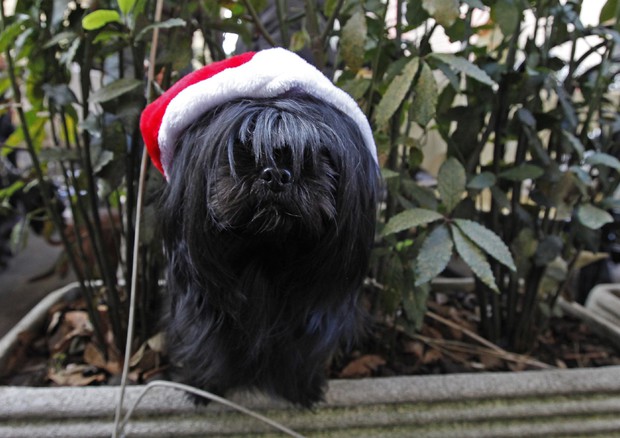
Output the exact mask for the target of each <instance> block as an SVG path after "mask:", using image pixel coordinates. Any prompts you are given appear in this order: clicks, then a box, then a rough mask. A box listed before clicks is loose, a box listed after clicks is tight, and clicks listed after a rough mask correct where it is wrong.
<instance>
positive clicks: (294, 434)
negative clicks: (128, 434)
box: [121, 380, 304, 438]
mask: <svg viewBox="0 0 620 438" xmlns="http://www.w3.org/2000/svg"><path fill="white" fill-rule="evenodd" d="M158 386H159V387H168V388H175V389H180V390H183V391H187V392H189V393H191V394H195V395H198V396H200V397H204V398H207V399H209V400H211V401H214V402H217V403H221V404H223V405H224V406H228V407H229V408H232V409H235V410H237V411H239V412H242V413H244V414H246V415H249V416H250V417H253V418H255V419H257V420H259V421H262V422H263V423H266V424H268V425H270V426H272V427H274V428H275V429H278V430H279V431H280V432H283V433H285V434H287V435H289V436H292V437H295V438H304V436H303V435H300V434H299V433H297V432H295V431H294V430H291V429H289V428H287V427H286V426H283V425H282V424H280V423H278V422H276V421H273V420H271V419H269V418H267V417H265V416H263V415H261V414H259V413H257V412H254V411H251V410H250V409H247V408H244V407H243V406H241V405H238V404H236V403H234V402H231V401H230V400H227V399H225V398H222V397H219V396H217V395H215V394H212V393H210V392H207V391H203V390H200V389H197V388H194V387H193V386H188V385H183V384H181V383H176V382H167V381H165V380H154V381H152V382H150V383H148V384H147V385H145V387H144V389H142V391H141V392H140V395H139V396H138V398H137V399H136V401H135V402H134V403H133V405H132V406H131V408H129V410H128V411H127V414H125V418H124V419H123V422H122V423H121V430H123V429H124V428H125V426H126V425H127V422H128V421H129V418H130V417H131V415H132V414H133V411H134V410H135V408H136V407H137V406H138V403H140V401H141V400H142V398H143V397H144V396H145V395H146V393H147V392H148V391H150V390H151V389H152V388H155V387H158Z"/></svg>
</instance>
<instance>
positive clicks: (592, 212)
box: [577, 204, 614, 230]
mask: <svg viewBox="0 0 620 438" xmlns="http://www.w3.org/2000/svg"><path fill="white" fill-rule="evenodd" d="M577 218H578V219H579V222H581V223H582V224H583V225H584V226H585V227H588V228H590V229H592V230H598V229H599V228H601V227H602V226H603V225H605V224H609V223H611V222H613V221H614V218H613V216H612V215H611V214H609V213H608V212H607V211H605V210H603V209H600V208H598V207H595V206H594V205H592V204H581V205H580V206H579V209H578V210H577Z"/></svg>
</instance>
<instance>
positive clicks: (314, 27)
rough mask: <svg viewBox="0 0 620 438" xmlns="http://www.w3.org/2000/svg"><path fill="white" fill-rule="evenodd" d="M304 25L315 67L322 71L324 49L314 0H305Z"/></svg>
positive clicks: (323, 66)
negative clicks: (308, 36) (306, 29)
mask: <svg viewBox="0 0 620 438" xmlns="http://www.w3.org/2000/svg"><path fill="white" fill-rule="evenodd" d="M305 3H306V26H307V28H308V34H309V35H310V49H311V50H312V56H313V58H314V63H315V64H316V67H317V68H318V69H319V70H321V71H323V70H324V69H325V51H324V50H323V48H324V47H325V46H324V41H323V39H322V38H321V29H320V27H319V18H318V14H319V12H318V11H317V9H316V1H313V0H306V2H305Z"/></svg>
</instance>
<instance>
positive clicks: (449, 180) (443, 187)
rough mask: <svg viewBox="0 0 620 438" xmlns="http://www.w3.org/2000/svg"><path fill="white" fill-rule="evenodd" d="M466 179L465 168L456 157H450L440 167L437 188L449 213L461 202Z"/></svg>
mask: <svg viewBox="0 0 620 438" xmlns="http://www.w3.org/2000/svg"><path fill="white" fill-rule="evenodd" d="M466 181H467V178H466V176H465V168H464V167H463V165H462V164H461V163H460V162H459V161H458V160H457V159H456V158H448V159H447V160H446V161H445V162H444V163H443V164H442V165H441V167H440V168H439V173H438V174H437V189H438V190H439V196H440V197H441V201H442V203H443V205H444V206H445V207H446V210H447V212H448V213H450V212H451V211H452V210H454V207H456V206H457V204H458V203H459V202H461V199H462V198H463V192H464V191H465V183H466Z"/></svg>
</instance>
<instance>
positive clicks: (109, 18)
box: [82, 9, 121, 30]
mask: <svg viewBox="0 0 620 438" xmlns="http://www.w3.org/2000/svg"><path fill="white" fill-rule="evenodd" d="M120 22H121V16H120V14H119V13H118V12H117V11H114V10H112V9H97V10H96V11H93V12H91V13H90V14H88V15H86V16H85V17H84V18H82V27H83V28H84V30H97V29H100V28H102V27H103V26H105V25H106V24H108V23H120Z"/></svg>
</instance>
